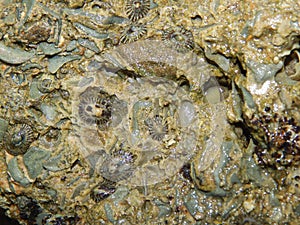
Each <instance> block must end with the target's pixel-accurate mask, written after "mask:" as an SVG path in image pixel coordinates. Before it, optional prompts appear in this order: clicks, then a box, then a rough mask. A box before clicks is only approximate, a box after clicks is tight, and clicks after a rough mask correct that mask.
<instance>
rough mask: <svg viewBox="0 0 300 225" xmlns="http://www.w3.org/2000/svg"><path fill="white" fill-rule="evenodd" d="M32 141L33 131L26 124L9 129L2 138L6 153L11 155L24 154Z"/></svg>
mask: <svg viewBox="0 0 300 225" xmlns="http://www.w3.org/2000/svg"><path fill="white" fill-rule="evenodd" d="M34 139H35V138H34V133H33V129H32V127H31V126H30V125H28V124H26V123H22V124H16V125H13V126H11V127H9V128H8V130H7V132H6V134H5V135H4V138H3V140H4V144H5V147H6V151H7V152H8V153H9V154H11V155H22V154H25V153H26V152H27V150H28V148H29V146H30V145H31V143H32V142H33V141H34Z"/></svg>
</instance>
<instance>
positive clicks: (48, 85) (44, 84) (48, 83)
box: [37, 75, 56, 93]
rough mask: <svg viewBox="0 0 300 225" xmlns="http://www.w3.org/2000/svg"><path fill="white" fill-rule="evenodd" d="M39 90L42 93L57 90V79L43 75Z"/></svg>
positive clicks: (38, 85)
mask: <svg viewBox="0 0 300 225" xmlns="http://www.w3.org/2000/svg"><path fill="white" fill-rule="evenodd" d="M37 88H38V89H39V91H40V92H42V93H49V92H52V91H53V90H54V89H55V88H56V84H55V77H54V76H52V75H50V76H48V75H43V76H41V77H40V79H39V80H38V82H37Z"/></svg>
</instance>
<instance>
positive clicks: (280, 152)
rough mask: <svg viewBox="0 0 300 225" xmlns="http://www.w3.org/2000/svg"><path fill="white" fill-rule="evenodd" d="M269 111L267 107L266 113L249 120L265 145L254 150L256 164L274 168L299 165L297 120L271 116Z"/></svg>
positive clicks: (285, 116) (299, 128)
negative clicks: (256, 159)
mask: <svg viewBox="0 0 300 225" xmlns="http://www.w3.org/2000/svg"><path fill="white" fill-rule="evenodd" d="M270 110H271V109H270V108H269V107H267V111H268V113H266V114H264V115H261V116H260V117H259V118H254V119H252V120H251V123H252V125H255V126H256V129H257V130H258V131H261V132H258V133H261V134H262V140H263V142H265V143H266V145H265V146H263V145H260V146H258V147H257V148H256V151H255V153H256V155H257V158H258V162H259V163H260V164H262V165H266V166H270V167H274V168H279V167H281V166H293V165H297V164H299V159H300V136H299V133H300V126H299V124H298V123H297V120H295V119H294V118H292V117H289V116H287V115H279V114H274V115H272V113H271V111H270ZM257 138H261V137H257Z"/></svg>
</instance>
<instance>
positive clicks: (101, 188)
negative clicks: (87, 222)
mask: <svg viewBox="0 0 300 225" xmlns="http://www.w3.org/2000/svg"><path fill="white" fill-rule="evenodd" d="M115 191H116V184H115V183H114V182H112V181H109V180H104V181H103V182H101V183H100V184H98V185H97V186H96V187H95V188H93V189H92V191H91V193H90V197H91V198H92V199H93V200H94V201H95V202H96V203H98V202H100V201H101V200H103V199H106V198H108V197H109V196H110V195H111V194H113V193H114V192H115Z"/></svg>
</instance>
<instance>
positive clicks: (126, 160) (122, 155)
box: [100, 145, 135, 182]
mask: <svg viewBox="0 0 300 225" xmlns="http://www.w3.org/2000/svg"><path fill="white" fill-rule="evenodd" d="M122 148H123V147H122V145H121V147H120V148H118V149H116V150H115V151H113V152H112V154H110V155H107V157H106V159H105V160H104V162H103V163H102V165H101V167H100V173H101V174H102V176H103V177H104V178H106V179H108V180H110V181H114V182H118V181H121V180H125V179H127V178H128V177H130V176H131V175H132V173H133V172H134V169H135V167H134V161H135V156H134V155H133V154H132V153H131V152H129V151H127V150H125V149H122Z"/></svg>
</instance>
